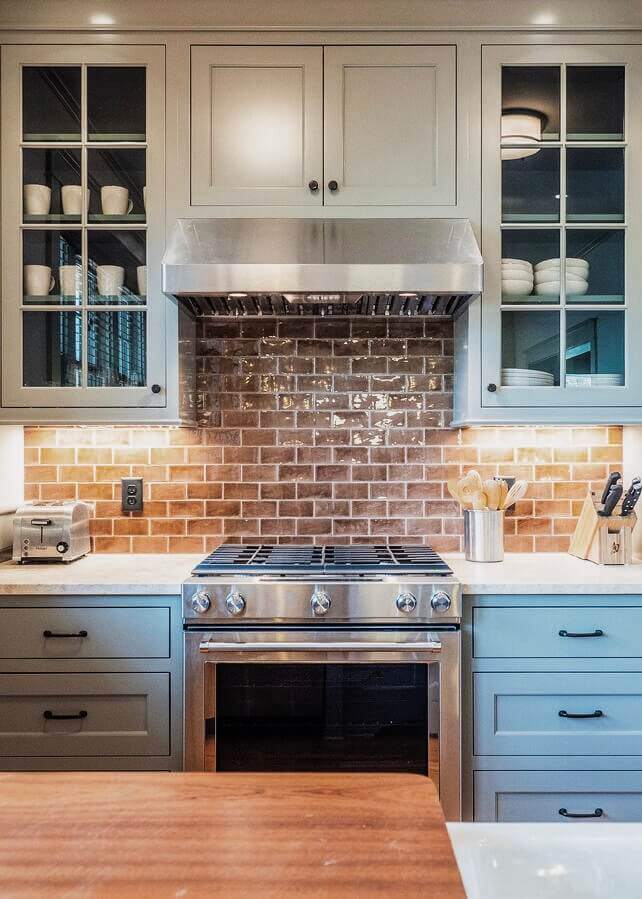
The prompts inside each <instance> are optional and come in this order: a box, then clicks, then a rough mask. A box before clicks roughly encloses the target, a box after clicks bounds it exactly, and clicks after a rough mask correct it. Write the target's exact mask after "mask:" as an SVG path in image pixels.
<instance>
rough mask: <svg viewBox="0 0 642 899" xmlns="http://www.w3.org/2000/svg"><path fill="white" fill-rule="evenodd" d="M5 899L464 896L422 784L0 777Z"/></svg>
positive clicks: (301, 777) (313, 778)
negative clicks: (42, 898) (27, 898)
mask: <svg viewBox="0 0 642 899" xmlns="http://www.w3.org/2000/svg"><path fill="white" fill-rule="evenodd" d="M0 896H2V897H3V899H8V897H11V899H18V897H19V899H24V897H29V899H37V897H45V896H46V897H47V899H58V897H63V896H64V897H67V899H72V897H73V899H95V897H100V899H102V897H110V899H121V897H128V899H129V897H132V899H141V897H163V899H164V897H169V896H175V897H186V899H193V897H204V896H210V897H212V896H213V897H219V896H220V897H223V896H225V897H226V899H237V897H244V899H253V897H259V896H260V897H261V899H277V897H278V899H291V897H297V899H308V897H315V899H319V897H324V899H325V897H331V899H341V897H349V899H362V897H363V899H365V897H368V899H375V897H383V896H391V897H392V896H394V897H395V899H405V897H420V896H421V897H424V899H427V897H430V899H446V897H447V899H463V897H464V896H465V894H464V890H463V887H462V884H461V880H460V878H459V872H458V869H457V865H456V862H455V859H454V856H453V852H452V849H451V846H450V841H449V839H448V834H447V831H446V827H445V824H444V819H443V815H442V813H441V808H440V806H439V802H438V799H437V795H436V793H435V789H434V787H433V786H432V784H431V782H430V780H428V778H424V777H419V776H415V775H396V774H383V775H376V774H342V775H332V774H318V775H317V774H255V775H251V774H250V775H248V774H200V773H189V774H170V773H160V774H145V773H136V774H131V773H126V774H125V773H99V774H95V773H74V774H53V773H52V774H49V773H47V774H0Z"/></svg>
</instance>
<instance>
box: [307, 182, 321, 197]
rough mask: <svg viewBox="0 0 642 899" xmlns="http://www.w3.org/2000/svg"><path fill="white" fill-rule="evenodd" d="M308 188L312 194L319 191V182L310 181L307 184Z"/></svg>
mask: <svg viewBox="0 0 642 899" xmlns="http://www.w3.org/2000/svg"><path fill="white" fill-rule="evenodd" d="M308 187H309V188H310V190H311V191H312V193H313V194H315V193H316V192H317V191H318V189H319V182H318V181H314V180H312V181H310V182H309V184H308Z"/></svg>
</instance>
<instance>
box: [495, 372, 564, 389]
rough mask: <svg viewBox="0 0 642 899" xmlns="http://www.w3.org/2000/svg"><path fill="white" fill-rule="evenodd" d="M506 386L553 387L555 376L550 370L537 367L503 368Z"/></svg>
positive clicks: (503, 380) (504, 384)
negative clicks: (541, 369)
mask: <svg viewBox="0 0 642 899" xmlns="http://www.w3.org/2000/svg"><path fill="white" fill-rule="evenodd" d="M502 384H503V386H504V387H553V386H554V384H555V378H554V377H553V375H552V374H551V373H550V372H548V371H540V370H539V369H535V368H502Z"/></svg>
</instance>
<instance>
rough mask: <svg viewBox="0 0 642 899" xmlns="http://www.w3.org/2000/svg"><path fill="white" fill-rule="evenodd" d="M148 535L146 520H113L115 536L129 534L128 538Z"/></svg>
mask: <svg viewBox="0 0 642 899" xmlns="http://www.w3.org/2000/svg"><path fill="white" fill-rule="evenodd" d="M148 533H149V521H148V520H147V519H146V518H115V519H114V534H115V535H116V536H120V535H124V534H129V535H130V536H132V535H134V534H136V535H141V534H148Z"/></svg>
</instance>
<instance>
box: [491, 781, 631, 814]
mask: <svg viewBox="0 0 642 899" xmlns="http://www.w3.org/2000/svg"><path fill="white" fill-rule="evenodd" d="M473 776H474V790H475V794H474V801H475V821H499V822H501V823H507V824H510V823H513V822H518V821H537V822H545V823H548V824H551V823H555V822H573V821H575V822H582V821H583V822H593V823H596V822H600V821H619V822H624V821H641V820H642V771H475V773H474V775H473Z"/></svg>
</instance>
